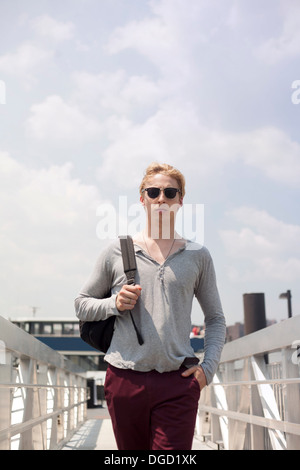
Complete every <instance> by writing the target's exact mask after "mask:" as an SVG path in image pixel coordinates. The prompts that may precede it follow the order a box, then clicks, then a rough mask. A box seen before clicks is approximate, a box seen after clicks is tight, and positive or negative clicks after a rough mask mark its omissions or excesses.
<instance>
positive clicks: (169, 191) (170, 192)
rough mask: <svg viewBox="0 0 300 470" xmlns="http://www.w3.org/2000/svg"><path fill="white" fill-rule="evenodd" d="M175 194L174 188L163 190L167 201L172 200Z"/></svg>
mask: <svg viewBox="0 0 300 470" xmlns="http://www.w3.org/2000/svg"><path fill="white" fill-rule="evenodd" d="M176 194H177V190H176V189H175V188H166V189H165V196H166V197H167V198H168V199H174V197H175V196H176Z"/></svg>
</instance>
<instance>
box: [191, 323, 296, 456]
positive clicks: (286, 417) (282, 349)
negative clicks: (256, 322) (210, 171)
mask: <svg viewBox="0 0 300 470" xmlns="http://www.w3.org/2000/svg"><path fill="white" fill-rule="evenodd" d="M299 345H300V316H296V317H293V318H289V319H288V320H285V321H283V322H280V323H277V324H275V325H272V326H270V327H268V328H264V329H263V330H259V331H257V332H255V333H252V334H250V335H247V336H244V337H242V338H239V339H237V340H235V341H232V342H230V343H227V344H225V346H224V350H223V353H222V357H221V362H220V365H219V369H218V372H217V374H216V375H215V377H214V380H213V383H212V384H211V385H210V386H209V387H206V388H205V389H204V390H203V392H202V393H201V397H200V402H199V410H198V419H197V425H196V433H197V434H198V436H201V437H202V438H203V440H207V441H208V442H210V443H211V445H212V446H213V447H214V448H223V449H226V450H271V449H272V450H273V449H274V450H299V449H300V366H299V364H300V357H299Z"/></svg>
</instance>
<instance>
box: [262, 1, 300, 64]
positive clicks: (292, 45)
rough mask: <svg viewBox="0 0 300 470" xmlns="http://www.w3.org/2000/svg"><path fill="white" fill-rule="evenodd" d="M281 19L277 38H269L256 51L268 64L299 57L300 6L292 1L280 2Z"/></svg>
mask: <svg viewBox="0 0 300 470" xmlns="http://www.w3.org/2000/svg"><path fill="white" fill-rule="evenodd" d="M281 15H282V17H283V25H282V31H281V33H280V35H279V36H277V37H272V38H269V39H268V40H267V41H266V42H265V43H264V44H262V45H261V46H260V47H259V48H258V49H257V50H256V54H257V56H258V57H259V58H260V59H262V60H263V61H265V62H266V63H268V64H275V63H278V62H280V61H281V60H284V59H291V58H296V57H298V56H299V55H300V5H299V2H297V1H294V0H284V2H281Z"/></svg>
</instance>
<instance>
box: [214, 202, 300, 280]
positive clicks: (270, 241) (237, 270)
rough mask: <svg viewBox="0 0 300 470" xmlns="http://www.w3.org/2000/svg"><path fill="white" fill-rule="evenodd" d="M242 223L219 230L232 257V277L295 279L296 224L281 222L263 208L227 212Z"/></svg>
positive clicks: (299, 232)
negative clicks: (237, 228)
mask: <svg viewBox="0 0 300 470" xmlns="http://www.w3.org/2000/svg"><path fill="white" fill-rule="evenodd" d="M229 215H230V216H231V217H232V218H233V219H234V220H235V222H238V223H239V224H241V225H242V227H241V228H240V229H239V230H221V231H220V235H221V238H222V241H223V244H224V246H225V249H226V251H227V254H228V255H229V256H230V258H231V259H232V266H231V267H230V269H229V271H228V272H229V275H230V276H231V279H232V280H236V281H238V280H253V279H256V280H257V279H260V280H261V279H264V280H270V279H271V280H281V281H296V280H297V279H299V276H300V247H299V239H300V226H299V225H292V224H287V223H284V222H282V221H281V220H278V219H276V218H275V217H273V216H271V215H269V214H268V213H267V212H265V211H261V210H258V209H254V208H251V207H241V208H238V209H236V210H234V211H232V212H231V213H230V214H229Z"/></svg>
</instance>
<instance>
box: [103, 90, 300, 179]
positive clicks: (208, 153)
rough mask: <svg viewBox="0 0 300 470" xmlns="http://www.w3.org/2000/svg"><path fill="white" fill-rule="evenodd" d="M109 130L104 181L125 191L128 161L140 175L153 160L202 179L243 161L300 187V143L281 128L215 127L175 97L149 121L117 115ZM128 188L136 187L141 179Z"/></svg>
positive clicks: (110, 121)
mask: <svg viewBox="0 0 300 470" xmlns="http://www.w3.org/2000/svg"><path fill="white" fill-rule="evenodd" d="M106 130H107V132H108V135H109V136H110V139H111V144H110V145H108V147H107V149H106V150H105V152H104V153H103V164H102V166H101V168H100V170H99V173H100V175H101V180H104V181H105V180H107V179H108V180H111V179H112V178H116V180H117V181H119V183H120V186H121V187H122V182H124V181H125V179H124V174H126V171H127V167H128V159H129V160H130V162H131V165H133V166H134V167H136V168H137V171H140V169H141V165H142V164H144V166H145V162H149V161H152V160H164V161H170V160H171V161H172V162H173V163H174V164H176V165H178V166H179V167H180V165H181V164H182V163H184V166H185V171H186V173H187V172H192V171H199V174H200V178H201V179H207V177H208V176H210V177H212V176H215V175H216V172H218V173H219V172H222V171H223V170H224V169H226V167H227V166H228V165H229V164H232V163H235V162H239V163H243V164H244V165H245V166H250V167H254V168H256V169H258V170H259V171H260V172H262V174H264V175H265V176H266V177H267V178H268V179H271V180H273V181H276V182H278V183H280V184H282V185H284V186H293V187H296V188H297V187H298V185H299V180H300V144H299V143H297V142H295V141H292V140H291V139H290V138H289V136H288V135H287V134H285V133H284V132H283V131H282V130H280V129H278V128H275V127H265V128H260V129H256V130H253V131H249V132H243V133H232V132H227V131H225V130H222V129H214V128H211V127H207V126H206V125H205V124H204V123H203V122H202V120H201V119H200V118H199V115H198V113H197V111H196V109H195V107H194V106H192V105H190V104H187V105H186V106H182V105H181V106H179V105H177V102H176V99H173V100H168V101H166V102H163V103H161V105H160V106H159V108H158V110H157V112H156V113H155V114H153V115H151V117H150V118H148V119H147V120H146V121H145V122H144V123H141V124H134V123H133V122H131V121H130V120H128V119H127V120H126V119H125V118H123V117H118V116H117V115H116V116H114V117H113V118H110V119H108V120H107V121H106ZM122 155H126V157H127V159H122V158H121V156H122ZM146 164H147V163H146ZM126 184H127V186H126V187H128V184H129V185H130V184H131V185H132V186H133V185H135V184H136V180H135V179H131V181H130V182H129V183H128V182H127V183H126Z"/></svg>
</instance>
